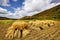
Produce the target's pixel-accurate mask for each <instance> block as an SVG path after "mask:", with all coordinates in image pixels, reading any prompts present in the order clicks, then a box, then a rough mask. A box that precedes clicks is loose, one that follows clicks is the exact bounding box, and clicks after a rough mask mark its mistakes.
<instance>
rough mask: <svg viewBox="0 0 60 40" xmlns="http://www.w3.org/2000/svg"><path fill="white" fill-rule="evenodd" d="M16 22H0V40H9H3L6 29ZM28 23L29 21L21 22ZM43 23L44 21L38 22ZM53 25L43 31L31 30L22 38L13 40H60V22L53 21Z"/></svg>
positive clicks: (5, 39) (6, 39) (4, 39)
mask: <svg viewBox="0 0 60 40" xmlns="http://www.w3.org/2000/svg"><path fill="white" fill-rule="evenodd" d="M14 21H16V20H0V40H11V39H8V38H5V34H6V31H7V28H8V27H9V26H11V24H12V23H13V22H14ZM23 21H26V22H29V21H31V20H23ZM33 21H35V20H33ZM40 21H44V20H40ZM54 21H55V25H54V26H51V27H48V28H46V29H44V28H43V30H32V31H31V33H30V34H29V35H27V36H26V37H24V38H19V39H18V38H14V39H13V40H60V21H57V20H54Z"/></svg>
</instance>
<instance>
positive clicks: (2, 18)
mask: <svg viewBox="0 0 60 40" xmlns="http://www.w3.org/2000/svg"><path fill="white" fill-rule="evenodd" d="M0 20H16V19H12V18H6V17H0Z"/></svg>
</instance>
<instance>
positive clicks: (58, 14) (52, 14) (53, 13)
mask: <svg viewBox="0 0 60 40" xmlns="http://www.w3.org/2000/svg"><path fill="white" fill-rule="evenodd" d="M21 19H23V20H25V19H26V20H28V19H29V20H30V19H39V20H44V19H47V20H48V19H49V20H60V5H58V6H56V7H53V8H51V9H48V10H45V11H43V12H40V13H38V14H36V15H33V16H26V17H23V18H21Z"/></svg>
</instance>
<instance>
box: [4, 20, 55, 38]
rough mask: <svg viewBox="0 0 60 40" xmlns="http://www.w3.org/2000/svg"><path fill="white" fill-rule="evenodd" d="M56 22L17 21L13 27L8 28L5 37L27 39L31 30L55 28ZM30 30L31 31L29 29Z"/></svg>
mask: <svg viewBox="0 0 60 40" xmlns="http://www.w3.org/2000/svg"><path fill="white" fill-rule="evenodd" d="M54 23H55V21H52V20H45V21H40V20H36V21H29V22H26V21H15V22H14V23H13V24H12V25H11V27H9V28H8V30H7V34H6V35H5V36H6V37H8V38H12V39H13V38H14V37H16V36H17V37H18V38H20V37H25V36H26V35H28V34H30V31H31V30H30V29H35V30H43V29H46V28H48V27H51V26H54V25H55V24H54ZM29 28H30V29H29Z"/></svg>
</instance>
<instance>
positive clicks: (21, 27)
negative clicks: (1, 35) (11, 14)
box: [5, 21, 29, 39]
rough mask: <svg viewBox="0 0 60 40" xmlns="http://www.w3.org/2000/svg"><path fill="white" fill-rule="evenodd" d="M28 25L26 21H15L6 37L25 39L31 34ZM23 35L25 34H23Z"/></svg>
mask: <svg viewBox="0 0 60 40" xmlns="http://www.w3.org/2000/svg"><path fill="white" fill-rule="evenodd" d="M27 27H28V23H27V22H25V21H15V22H14V23H13V24H12V26H11V27H9V28H8V30H7V34H6V35H5V36H6V37H8V38H12V39H13V37H16V36H17V35H18V38H20V37H24V36H26V35H27V34H29V30H28V29H27ZM21 33H23V34H21ZM22 35H23V36H22Z"/></svg>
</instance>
